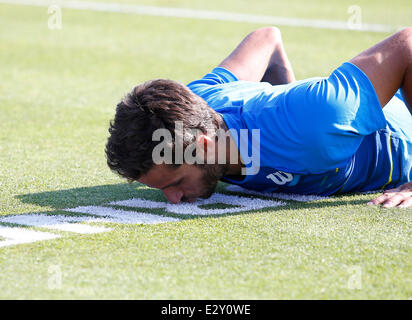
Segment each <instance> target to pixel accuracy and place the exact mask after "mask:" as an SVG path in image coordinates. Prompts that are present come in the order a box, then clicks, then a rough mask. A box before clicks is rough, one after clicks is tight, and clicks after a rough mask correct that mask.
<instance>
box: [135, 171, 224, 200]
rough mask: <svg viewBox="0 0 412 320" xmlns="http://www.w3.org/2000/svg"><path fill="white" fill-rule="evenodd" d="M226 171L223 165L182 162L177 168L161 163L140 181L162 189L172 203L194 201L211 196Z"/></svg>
mask: <svg viewBox="0 0 412 320" xmlns="http://www.w3.org/2000/svg"><path fill="white" fill-rule="evenodd" d="M224 173H225V167H224V166H223V165H216V164H205V165H202V166H200V165H188V164H182V165H181V166H179V167H177V168H176V167H171V166H168V165H164V164H161V165H155V166H154V167H153V168H152V169H150V170H149V171H148V172H147V173H146V174H145V175H143V176H142V177H141V178H140V179H138V181H139V182H140V183H143V184H145V185H147V186H149V187H151V188H156V189H160V190H162V192H163V193H164V195H165V196H166V198H167V199H168V200H169V201H170V202H171V203H179V202H180V201H182V202H194V201H195V200H196V199H197V198H204V199H207V198H209V197H210V196H211V195H212V194H213V192H214V191H215V188H216V185H217V183H218V182H219V179H220V178H222V177H223V175H224Z"/></svg>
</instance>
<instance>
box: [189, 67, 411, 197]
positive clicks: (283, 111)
mask: <svg viewBox="0 0 412 320" xmlns="http://www.w3.org/2000/svg"><path fill="white" fill-rule="evenodd" d="M188 87H189V88H190V89H191V90H192V91H193V92H194V93H195V94H197V95H199V96H200V97H202V98H203V99H204V100H205V101H206V102H207V103H208V104H209V106H210V107H211V108H213V109H214V110H216V111H217V112H218V113H220V114H221V115H222V117H223V119H224V121H225V123H226V125H227V127H228V128H229V129H232V130H236V132H239V131H240V130H241V129H248V132H249V133H251V131H252V130H253V129H260V163H259V168H258V170H256V168H251V167H250V166H251V165H252V164H247V167H248V168H247V169H248V170H249V171H247V173H246V175H245V177H244V179H243V180H240V181H238V180H232V179H230V178H229V177H224V178H223V179H222V180H223V181H226V182H229V183H232V184H237V185H240V186H242V187H244V188H248V189H253V190H257V191H267V192H286V193H299V194H318V195H330V194H335V193H343V192H354V191H369V190H377V189H387V188H393V187H396V186H398V185H400V184H403V183H405V182H408V181H411V180H412V170H411V168H412V116H411V114H410V113H409V111H408V109H407V107H406V104H405V102H404V100H403V97H402V95H401V92H400V91H398V92H397V93H396V95H395V96H394V97H393V98H392V99H391V101H390V102H389V103H388V104H387V105H386V106H385V107H384V108H383V110H382V108H381V106H380V103H379V101H378V98H377V95H376V92H375V90H374V88H373V86H372V84H371V82H370V81H369V79H368V78H367V76H366V75H365V74H364V72H363V71H362V70H360V69H359V68H358V67H357V66H355V65H353V64H351V63H348V62H346V63H344V64H343V65H341V66H340V67H339V68H337V69H336V70H334V71H333V73H332V74H331V75H330V76H329V77H322V78H310V79H306V80H302V81H295V82H292V83H290V84H286V85H277V86H273V85H271V84H269V83H265V82H250V81H239V80H238V79H237V78H236V76H235V75H234V74H233V73H231V72H230V71H229V70H227V69H224V68H221V67H217V68H215V69H213V71H212V72H211V73H209V74H207V75H205V76H204V77H203V78H202V79H199V80H196V81H193V82H191V83H190V84H189V85H188ZM238 136H240V134H239V135H238ZM247 139H248V140H249V141H248V143H249V147H250V146H251V145H252V141H251V139H252V138H251V135H250V134H249V135H248V138H247ZM236 143H237V145H238V147H239V143H240V142H239V141H236ZM240 150H241V157H242V158H243V159H245V158H247V156H250V154H251V152H250V151H251V150H250V148H249V150H243V151H242V149H241V148H240ZM245 152H248V153H249V154H245ZM252 169H253V170H252ZM248 172H249V173H248ZM256 172H257V174H256Z"/></svg>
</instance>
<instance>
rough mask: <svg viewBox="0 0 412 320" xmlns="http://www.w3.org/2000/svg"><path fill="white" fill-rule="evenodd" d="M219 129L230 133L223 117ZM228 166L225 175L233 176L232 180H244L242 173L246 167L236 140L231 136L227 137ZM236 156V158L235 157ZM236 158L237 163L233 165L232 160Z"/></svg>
mask: <svg viewBox="0 0 412 320" xmlns="http://www.w3.org/2000/svg"><path fill="white" fill-rule="evenodd" d="M219 127H220V128H221V129H223V130H224V131H225V132H226V133H227V132H228V131H229V128H228V127H227V125H226V123H225V121H224V120H223V117H221V122H220V123H219ZM225 146H226V150H225V151H226V166H227V171H226V173H225V175H227V176H231V178H234V179H236V177H238V176H239V177H240V179H243V177H242V176H241V172H242V167H244V164H243V161H242V158H241V155H240V152H239V149H238V147H237V145H236V142H235V140H234V139H233V137H232V135H231V134H230V131H229V134H227V135H226V144H225ZM234 155H235V156H234ZM232 158H235V159H236V161H235V162H234V163H232V161H231V159H232Z"/></svg>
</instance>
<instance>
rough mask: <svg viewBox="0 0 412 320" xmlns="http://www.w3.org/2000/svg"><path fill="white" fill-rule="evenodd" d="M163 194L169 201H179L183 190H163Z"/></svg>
mask: <svg viewBox="0 0 412 320" xmlns="http://www.w3.org/2000/svg"><path fill="white" fill-rule="evenodd" d="M163 194H164V195H165V197H166V198H167V200H169V201H170V202H171V203H174V204H176V203H179V202H180V200H181V199H182V197H183V191H179V190H163Z"/></svg>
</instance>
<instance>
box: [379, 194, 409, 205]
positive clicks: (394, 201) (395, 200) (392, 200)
mask: <svg viewBox="0 0 412 320" xmlns="http://www.w3.org/2000/svg"><path fill="white" fill-rule="evenodd" d="M406 199H407V197H406V196H405V195H404V194H402V193H401V192H400V193H395V194H394V195H392V196H391V197H389V198H388V199H387V200H385V201H384V202H382V207H384V208H393V207H396V206H397V205H398V204H400V203H402V202H403V201H404V200H406Z"/></svg>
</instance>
